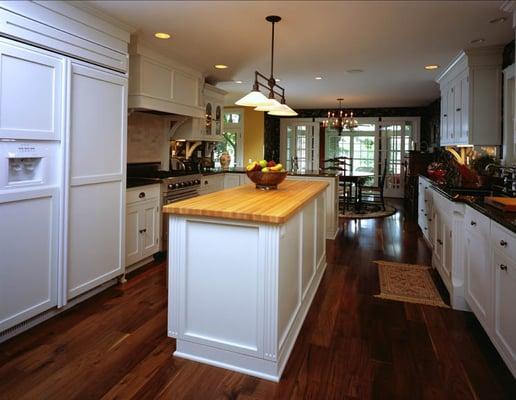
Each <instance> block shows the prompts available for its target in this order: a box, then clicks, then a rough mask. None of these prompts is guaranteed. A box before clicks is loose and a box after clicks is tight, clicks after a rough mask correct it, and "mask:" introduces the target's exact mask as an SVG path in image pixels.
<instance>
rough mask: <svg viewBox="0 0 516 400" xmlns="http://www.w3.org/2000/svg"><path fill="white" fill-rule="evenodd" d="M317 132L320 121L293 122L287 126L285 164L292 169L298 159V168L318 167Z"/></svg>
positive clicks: (310, 168)
mask: <svg viewBox="0 0 516 400" xmlns="http://www.w3.org/2000/svg"><path fill="white" fill-rule="evenodd" d="M315 133H317V134H318V133H319V124H318V123H293V124H291V125H287V126H286V132H285V135H286V137H285V141H286V142H285V148H286V153H285V155H286V159H285V163H284V164H285V165H286V168H287V170H292V169H293V168H294V167H295V165H294V164H293V162H294V160H295V161H297V168H298V169H301V170H312V169H315V170H317V169H318V162H319V160H318V152H317V146H318V144H317V142H318V141H317V140H316V138H315Z"/></svg>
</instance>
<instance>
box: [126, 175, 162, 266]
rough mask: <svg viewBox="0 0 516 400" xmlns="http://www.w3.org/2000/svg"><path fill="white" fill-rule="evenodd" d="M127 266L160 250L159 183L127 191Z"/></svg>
mask: <svg viewBox="0 0 516 400" xmlns="http://www.w3.org/2000/svg"><path fill="white" fill-rule="evenodd" d="M125 226H126V233H125V253H126V254H125V266H126V268H127V267H130V266H131V265H133V264H136V263H138V262H140V261H142V260H144V259H146V258H147V257H150V256H152V255H153V254H155V253H157V252H158V251H159V247H160V244H159V241H160V209H159V185H150V186H144V187H136V188H132V189H130V190H128V191H127V209H126V225H125Z"/></svg>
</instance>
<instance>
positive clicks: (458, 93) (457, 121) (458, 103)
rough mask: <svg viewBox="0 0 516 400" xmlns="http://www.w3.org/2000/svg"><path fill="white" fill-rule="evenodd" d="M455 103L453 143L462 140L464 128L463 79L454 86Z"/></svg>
mask: <svg viewBox="0 0 516 400" xmlns="http://www.w3.org/2000/svg"><path fill="white" fill-rule="evenodd" d="M453 92H454V93H453V94H454V104H453V135H454V137H453V143H459V142H460V141H461V136H462V134H461V130H462V108H461V107H462V81H461V80H459V79H458V80H457V82H456V83H455V85H454V87H453Z"/></svg>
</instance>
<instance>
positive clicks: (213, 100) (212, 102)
mask: <svg viewBox="0 0 516 400" xmlns="http://www.w3.org/2000/svg"><path fill="white" fill-rule="evenodd" d="M226 93H227V92H225V91H224V90H222V89H219V88H217V87H215V86H212V85H210V84H208V83H205V84H204V90H203V99H204V106H205V111H206V115H205V118H206V135H207V136H210V135H211V136H212V137H213V140H220V139H221V137H222V124H223V121H222V118H223V115H224V96H225V95H226Z"/></svg>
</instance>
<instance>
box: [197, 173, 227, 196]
mask: <svg viewBox="0 0 516 400" xmlns="http://www.w3.org/2000/svg"><path fill="white" fill-rule="evenodd" d="M222 189H224V174H213V175H205V176H203V177H202V179H201V189H200V190H199V194H208V193H213V192H218V191H219V190H222Z"/></svg>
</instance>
